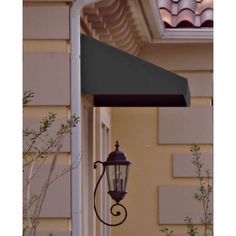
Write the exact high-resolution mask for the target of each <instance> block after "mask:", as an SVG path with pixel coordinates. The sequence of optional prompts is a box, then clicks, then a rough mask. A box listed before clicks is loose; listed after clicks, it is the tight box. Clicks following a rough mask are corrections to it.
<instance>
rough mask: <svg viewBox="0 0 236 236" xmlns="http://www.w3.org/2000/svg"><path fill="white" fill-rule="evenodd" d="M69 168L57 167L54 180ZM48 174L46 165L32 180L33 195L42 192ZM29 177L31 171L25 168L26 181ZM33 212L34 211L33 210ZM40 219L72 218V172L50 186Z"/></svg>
mask: <svg viewBox="0 0 236 236" xmlns="http://www.w3.org/2000/svg"><path fill="white" fill-rule="evenodd" d="M37 167H38V165H36V166H35V169H37ZM68 168H69V165H56V167H55V171H54V173H53V177H52V179H53V178H54V177H55V176H57V175H60V174H61V173H62V172H63V171H64V170H66V169H67V170H68ZM48 173H49V166H47V165H44V166H42V167H41V168H40V170H39V171H38V172H37V175H36V176H35V178H33V180H32V185H31V190H32V191H31V193H32V194H38V193H39V192H40V190H41V189H42V186H43V184H44V183H45V180H46V178H47V176H48ZM28 175H29V169H28V168H25V170H24V181H25V178H27V176H28ZM32 208H33V207H32ZM31 210H32V211H33V209H31ZM40 217H53V218H55V217H59V218H60V217H62V218H69V217H70V172H68V173H66V174H65V175H63V176H62V177H60V178H58V179H57V180H56V181H55V182H54V183H52V184H51V185H50V186H49V188H48V192H47V195H46V198H45V201H44V204H43V207H42V211H41V214H40ZM43 235H44V234H43ZM62 235H64V234H62Z"/></svg>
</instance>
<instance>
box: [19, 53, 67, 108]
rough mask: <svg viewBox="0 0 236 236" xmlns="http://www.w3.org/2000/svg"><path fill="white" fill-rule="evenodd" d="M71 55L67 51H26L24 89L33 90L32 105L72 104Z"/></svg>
mask: <svg viewBox="0 0 236 236" xmlns="http://www.w3.org/2000/svg"><path fill="white" fill-rule="evenodd" d="M69 61H70V57H69V54H67V53H25V54H24V64H23V66H24V68H23V70H24V71H23V74H24V90H32V91H33V92H34V93H35V97H34V98H33V99H32V101H31V103H30V104H31V105H69V104H70V64H69Z"/></svg>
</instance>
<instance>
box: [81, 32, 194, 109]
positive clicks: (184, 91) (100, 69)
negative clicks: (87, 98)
mask: <svg viewBox="0 0 236 236" xmlns="http://www.w3.org/2000/svg"><path fill="white" fill-rule="evenodd" d="M81 78H82V81H81V83H82V84H81V85H82V94H84V95H93V97H94V106H97V107H101V106H102V107H106V106H108V107H117V106H119V107H130V106H136V107H186V106H190V92H189V86H188V81H187V79H185V78H183V77H181V76H179V75H177V74H175V73H172V72H170V71H167V70H165V69H163V68H161V67H159V66H156V65H153V64H151V63H149V62H146V61H144V60H142V59H140V58H138V57H135V56H133V55H130V54H128V53H125V52H123V51H121V50H119V49H116V48H114V47H111V46H109V45H106V44H104V43H102V42H100V41H98V40H95V39H93V38H91V37H88V36H86V35H81Z"/></svg>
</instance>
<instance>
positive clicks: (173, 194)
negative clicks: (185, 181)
mask: <svg viewBox="0 0 236 236" xmlns="http://www.w3.org/2000/svg"><path fill="white" fill-rule="evenodd" d="M197 190H198V187H197V186H182V185H179V186H160V187H159V224H184V218H185V217H186V216H188V217H191V218H192V221H193V223H195V224H200V223H201V217H203V211H202V207H201V204H200V203H199V202H198V201H197V200H195V199H194V198H193V194H194V193H195V192H197ZM211 199H212V196H211ZM211 202H212V201H211ZM210 209H212V204H210Z"/></svg>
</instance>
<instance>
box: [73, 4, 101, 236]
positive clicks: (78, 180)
mask: <svg viewBox="0 0 236 236" xmlns="http://www.w3.org/2000/svg"><path fill="white" fill-rule="evenodd" d="M97 1H98V0H75V2H74V3H73V5H72V7H71V10H70V40H71V65H70V66H71V80H70V81H71V113H72V114H75V115H76V116H79V117H81V73H80V72H81V70H80V11H81V9H82V8H83V7H84V6H85V5H87V4H90V3H94V2H97ZM81 146H82V145H81V122H80V124H79V125H78V126H77V127H75V128H74V129H73V131H72V134H71V158H72V163H79V162H80V159H81V154H82V150H81ZM71 195H72V197H71V213H72V236H87V235H82V228H83V225H82V175H81V165H79V166H78V168H75V169H73V170H72V177H71Z"/></svg>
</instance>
